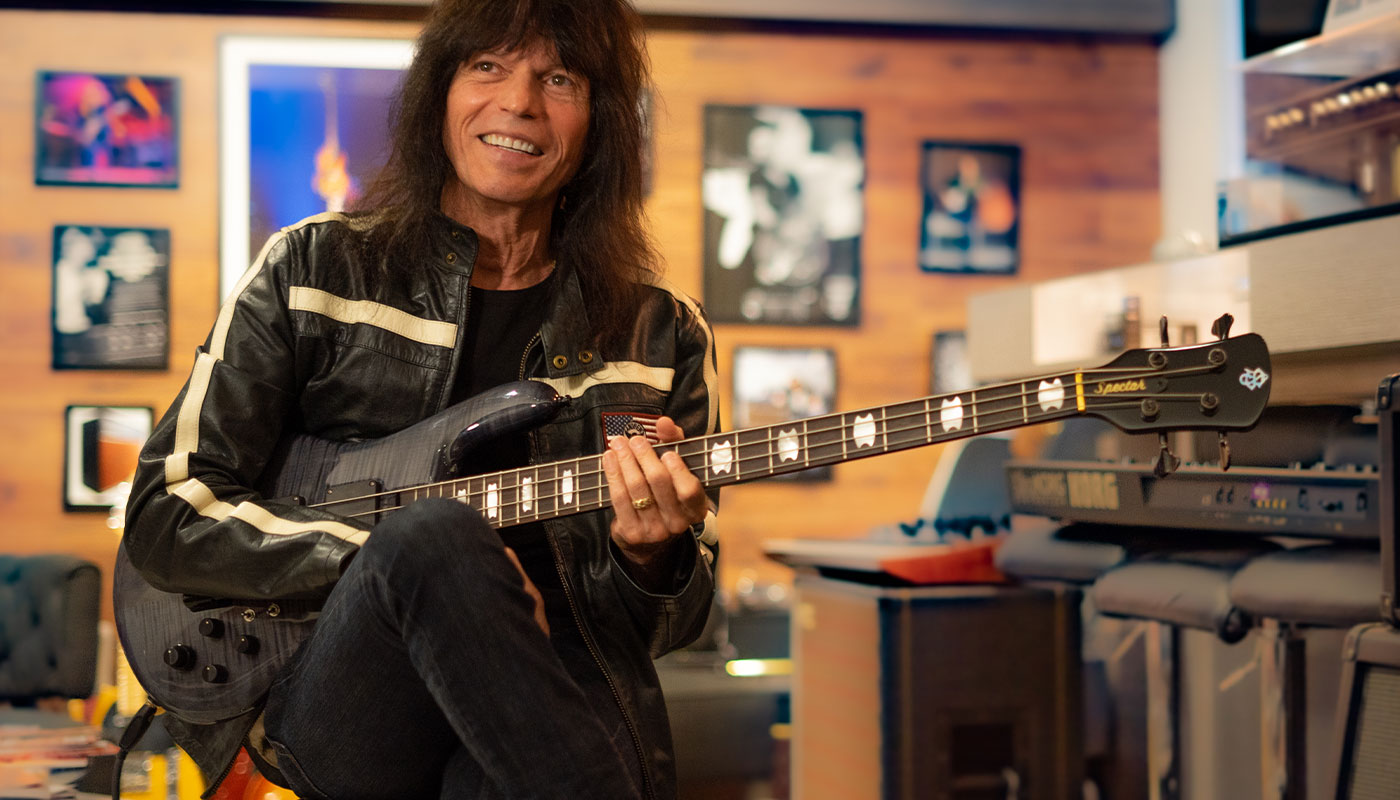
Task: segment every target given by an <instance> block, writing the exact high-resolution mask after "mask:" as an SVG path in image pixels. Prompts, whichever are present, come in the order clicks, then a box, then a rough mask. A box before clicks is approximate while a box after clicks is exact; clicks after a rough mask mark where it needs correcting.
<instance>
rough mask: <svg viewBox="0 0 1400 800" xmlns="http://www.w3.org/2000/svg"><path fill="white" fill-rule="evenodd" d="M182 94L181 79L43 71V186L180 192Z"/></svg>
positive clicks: (38, 156)
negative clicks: (155, 188)
mask: <svg viewBox="0 0 1400 800" xmlns="http://www.w3.org/2000/svg"><path fill="white" fill-rule="evenodd" d="M177 90H178V82H177V81H176V79H175V78H160V77H151V76H146V75H97V74H93V73H89V72H40V73H39V76H38V87H37V91H36V92H35V97H36V98H37V103H38V109H37V110H36V113H35V137H34V139H35V147H34V181H35V183H38V184H39V185H41V186H61V185H79V186H149V187H161V188H172V187H175V186H178V185H179V182H180V163H179V137H178V130H177V125H178V123H177V120H178V119H179V107H178V102H179V97H178V91H177Z"/></svg>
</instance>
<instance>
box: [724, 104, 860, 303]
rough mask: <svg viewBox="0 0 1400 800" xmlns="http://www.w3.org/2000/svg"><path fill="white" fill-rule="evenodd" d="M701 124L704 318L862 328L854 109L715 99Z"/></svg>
mask: <svg viewBox="0 0 1400 800" xmlns="http://www.w3.org/2000/svg"><path fill="white" fill-rule="evenodd" d="M704 124H705V142H704V168H703V171H702V177H701V197H702V201H703V204H704V207H705V212H704V213H705V224H704V228H705V234H704V237H705V243H704V285H705V286H704V294H705V307H706V309H707V310H708V311H709V313H710V317H711V319H712V320H714V321H716V322H745V323H752V324H764V325H851V326H854V325H859V324H860V240H861V232H862V231H863V230H864V225H865V215H864V194H863V193H864V186H865V160H864V148H865V145H864V139H863V133H862V127H861V126H862V115H861V112H859V111H829V110H814V109H806V108H789V107H786V106H717V105H712V106H706V107H705V123H704Z"/></svg>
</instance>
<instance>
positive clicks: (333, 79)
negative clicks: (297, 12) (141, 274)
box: [219, 36, 413, 300]
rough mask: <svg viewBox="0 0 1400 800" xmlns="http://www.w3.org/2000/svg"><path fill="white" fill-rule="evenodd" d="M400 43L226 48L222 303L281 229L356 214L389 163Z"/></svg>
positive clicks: (276, 42)
mask: <svg viewBox="0 0 1400 800" xmlns="http://www.w3.org/2000/svg"><path fill="white" fill-rule="evenodd" d="M412 56H413V43H412V42H409V41H402V40H397V39H330V38H326V39H317V38H308V39H300V38H288V37H242V36H236V37H227V38H225V39H223V40H222V42H221V43H220V103H221V115H220V118H221V131H220V137H219V142H220V144H219V147H220V154H219V160H220V167H219V171H220V184H221V188H220V198H221V199H220V205H221V212H220V213H221V218H220V232H219V236H220V255H219V298H220V300H222V299H223V298H225V297H227V296H228V294H229V293H230V292H231V291H232V290H233V288H234V286H235V285H236V284H237V282H238V279H239V277H240V276H242V275H243V273H244V271H245V270H247V268H248V266H249V265H250V264H251V263H252V259H253V257H254V256H255V255H256V254H257V253H258V252H259V250H261V248H262V246H263V244H264V243H265V242H266V241H267V239H268V237H269V236H271V235H272V234H273V233H275V232H276V231H277V230H278V229H280V228H282V227H284V226H287V225H291V224H293V223H295V222H297V221H299V220H302V219H305V218H306V217H310V216H313V215H315V214H321V213H324V212H327V211H344V210H346V209H347V208H349V207H350V206H352V205H353V204H354V202H355V200H356V199H357V198H358V197H359V196H360V194H361V193H363V192H364V191H365V190H366V189H367V188H368V187H369V185H370V183H371V182H372V181H373V180H374V177H375V175H376V174H377V173H378V172H379V170H380V168H381V167H383V166H384V163H385V162H386V161H387V160H388V157H389V131H390V127H391V119H390V115H391V109H390V105H391V102H392V99H393V96H394V93H395V92H396V91H397V90H398V86H399V83H400V82H401V80H402V79H403V72H404V69H405V68H407V66H408V64H409V61H410V60H411V59H412Z"/></svg>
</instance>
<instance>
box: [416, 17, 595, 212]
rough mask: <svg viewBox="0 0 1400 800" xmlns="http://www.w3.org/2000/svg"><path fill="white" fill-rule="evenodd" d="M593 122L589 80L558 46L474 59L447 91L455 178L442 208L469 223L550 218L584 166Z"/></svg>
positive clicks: (446, 123)
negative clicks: (565, 61)
mask: <svg viewBox="0 0 1400 800" xmlns="http://www.w3.org/2000/svg"><path fill="white" fill-rule="evenodd" d="M588 124H589V90H588V82H587V80H586V79H585V78H583V77H582V76H580V75H576V74H574V73H571V72H569V71H568V70H566V69H564V67H563V65H562V64H561V63H560V61H559V57H558V55H557V54H556V53H555V50H554V48H553V47H552V46H551V45H549V44H546V43H543V42H538V41H536V42H533V43H531V44H530V45H528V46H526V47H523V48H520V49H517V50H512V51H509V52H490V53H476V54H474V55H472V56H471V57H470V58H469V59H468V60H466V61H464V62H462V64H461V65H460V66H458V68H457V74H456V76H455V77H454V78H453V80H452V85H451V87H449V89H448V91H447V111H446V113H445V115H444V117H443V125H442V144H443V147H444V148H445V149H446V151H447V157H448V160H449V161H451V163H452V168H453V174H452V175H449V176H448V178H447V181H446V183H445V184H444V186H443V190H442V210H443V211H444V212H445V213H446V214H447V215H448V216H451V217H453V218H455V219H457V220H458V221H460V222H463V223H465V224H473V221H474V220H478V221H479V219H480V217H479V216H478V215H480V214H500V213H512V212H521V211H523V212H525V213H527V214H529V213H534V214H539V213H543V214H544V215H545V218H546V219H547V218H548V215H549V214H550V213H552V211H553V209H554V205H555V202H556V198H557V197H558V194H559V190H560V189H561V188H563V186H564V184H566V183H568V181H569V179H570V178H572V177H573V176H574V173H575V172H577V171H578V167H579V164H580V162H582V160H583V147H584V142H585V140H586V139H587V137H588Z"/></svg>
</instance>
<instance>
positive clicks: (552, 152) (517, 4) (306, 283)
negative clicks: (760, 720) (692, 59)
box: [125, 0, 718, 800]
mask: <svg viewBox="0 0 1400 800" xmlns="http://www.w3.org/2000/svg"><path fill="white" fill-rule="evenodd" d="M646 79H647V69H646V56H645V50H644V46H643V43H642V31H641V27H640V22H639V19H638V18H637V16H636V14H635V12H634V11H633V10H632V9H631V8H630V6H628V5H627V4H626V2H625V0H587V2H578V0H446V1H445V2H441V3H439V4H438V5H437V6H436V7H434V9H433V10H432V12H431V14H430V16H429V19H428V21H427V23H426V25H425V27H424V29H423V32H422V34H421V36H420V39H419V42H418V50H417V54H416V56H415V59H414V63H413V65H412V66H411V67H410V68H409V70H408V72H407V74H406V76H405V81H404V86H403V90H402V98H401V104H400V107H399V116H398V120H397V125H396V132H395V139H394V150H393V153H392V155H391V157H390V162H389V165H388V167H387V168H386V171H385V173H384V174H383V175H382V176H381V178H380V181H379V182H378V184H377V185H376V187H374V189H372V191H371V192H370V194H369V198H368V206H367V207H369V208H372V209H373V211H371V212H367V213H359V214H353V215H342V214H325V215H321V216H318V217H313V218H311V219H308V220H304V221H303V222H301V223H298V224H297V225H294V226H291V227H289V228H287V229H284V230H283V231H282V232H280V233H279V234H277V235H275V236H274V237H273V238H272V239H271V240H270V241H269V243H268V244H267V246H265V247H264V248H263V251H262V253H261V254H260V255H259V257H258V259H257V261H256V262H255V263H254V265H253V266H252V268H251V269H250V270H249V271H248V272H247V273H246V274H245V275H244V277H243V279H242V280H241V281H240V283H239V285H238V287H237V289H236V291H235V292H234V294H233V296H232V297H231V298H230V299H229V300H228V301H227V302H226V304H225V305H224V307H223V308H222V309H221V311H220V314H219V318H218V321H217V322H216V323H215V326H214V329H213V331H212V332H211V334H210V336H209V339H208V340H207V341H206V343H205V345H204V347H203V348H201V350H200V352H199V354H198V356H197V359H196V362H195V366H194V369H193V371H192V373H191V377H190V379H189V381H188V383H187V384H186V386H185V388H184V390H183V391H182V392H181V394H180V396H179V397H177V398H176V402H175V404H174V405H173V406H172V408H171V409H170V411H169V412H168V413H167V414H166V416H165V418H164V419H163V420H162V421H161V423H160V424H159V425H158V426H157V428H156V431H155V433H154V434H153V435H152V437H151V440H150V441H149V442H148V443H147V445H146V447H145V449H144V450H143V453H142V457H141V465H140V467H139V469H138V473H137V478H136V485H135V487H134V489H133V493H132V500H131V502H130V504H129V510H128V519H127V533H126V540H125V544H126V550H127V552H128V554H129V555H130V558H131V561H132V563H133V564H134V565H135V566H136V567H137V569H138V570H140V571H141V573H142V575H143V576H144V577H145V578H146V579H147V580H148V581H149V582H150V583H151V584H152V585H153V586H155V587H156V588H157V589H161V590H164V591H168V592H180V593H185V594H188V595H191V596H196V597H222V598H252V599H258V598H262V599H284V600H297V599H310V600H311V601H313V602H320V601H324V607H323V610H322V612H321V615H320V617H319V619H318V621H317V622H316V626H315V632H314V634H313V635H312V636H311V638H310V639H308V640H307V642H306V643H305V644H304V645H303V646H302V648H301V649H300V651H298V653H297V656H296V658H295V660H294V662H293V663H292V664H290V665H289V666H288V667H287V668H286V669H285V670H284V671H283V673H282V674H281V677H280V679H279V680H278V681H277V683H276V684H274V685H273V687H272V689H271V692H270V694H269V697H268V700H267V703H266V708H265V710H263V709H257V710H255V711H254V712H253V713H250V714H249V715H247V716H246V717H245V718H240V719H238V720H235V721H233V722H231V723H222V724H219V725H213V726H200V725H192V724H188V723H186V722H181V721H178V720H177V721H174V722H173V723H170V724H168V727H170V728H171V729H172V732H173V733H174V734H175V736H176V738H177V740H179V741H181V743H182V744H183V745H184V746H185V747H186V749H187V750H189V751H190V753H191V755H192V756H193V757H194V758H195V760H196V761H197V762H199V763H200V765H201V767H203V768H204V769H205V771H206V772H211V773H214V774H215V775H217V774H219V772H220V771H221V770H224V769H226V768H227V765H228V764H229V763H230V762H231V761H232V758H233V756H234V754H235V753H236V750H237V747H238V745H239V744H240V743H241V742H242V741H243V739H244V737H245V735H246V736H247V738H248V740H249V742H250V744H251V745H252V746H251V747H250V748H249V749H250V752H252V753H253V754H254V756H255V758H256V759H258V760H259V761H260V762H261V766H263V767H264V768H265V769H266V770H267V771H268V772H270V773H272V774H273V775H274V776H277V777H280V779H281V780H283V781H285V782H286V783H287V784H288V785H289V786H290V787H291V788H292V789H294V790H295V791H296V792H297V793H298V794H299V795H300V796H302V797H303V798H320V797H326V798H336V800H340V799H341V798H408V797H413V798H417V797H443V798H468V797H471V798H475V797H600V798H602V797H607V798H616V797H634V796H639V797H652V798H664V797H670V796H673V795H674V793H675V777H674V770H673V767H672V763H671V762H672V757H671V744H670V734H669V727H668V723H667V720H666V716H665V707H664V703H663V700H662V698H661V695H660V689H659V686H658V682H657V679H656V674H655V670H654V668H653V666H652V663H651V658H652V657H653V656H655V655H659V654H661V653H664V652H666V651H668V650H670V649H673V648H675V647H679V646H682V645H684V644H686V643H688V642H689V641H691V640H693V639H694V638H695V637H696V636H697V635H698V634H699V631H700V629H701V627H702V626H703V624H704V621H705V617H706V614H707V612H708V609H709V606H710V601H711V598H712V595H713V590H714V575H713V560H714V555H715V547H716V540H715V537H714V532H713V526H712V525H710V524H708V523H707V516H710V515H709V514H708V512H707V508H709V507H712V505H713V503H712V502H709V501H708V499H707V497H706V494H705V492H704V490H703V488H702V486H701V484H700V482H699V481H698V480H697V478H696V477H695V476H694V475H692V474H691V473H690V472H689V471H688V470H687V469H686V467H685V464H684V463H683V462H682V461H681V460H680V459H679V458H678V457H677V456H676V455H675V454H674V453H668V454H666V455H665V456H664V457H658V456H657V453H656V451H655V450H653V449H652V446H651V443H650V442H649V441H648V439H647V438H646V437H645V436H640V435H629V436H616V435H615V436H609V435H608V434H607V426H608V425H609V424H610V423H612V424H615V425H620V428H619V429H620V430H622V431H624V432H628V433H631V432H634V431H636V430H638V429H645V428H646V427H647V426H649V425H652V424H654V430H655V433H656V437H657V438H658V439H659V440H661V441H674V440H676V439H679V438H680V437H681V436H682V435H684V434H692V435H700V434H705V433H711V432H714V431H715V430H717V429H718V405H717V403H718V401H717V397H716V394H715V391H716V376H715V357H714V348H713V342H712V339H711V335H710V330H709V326H708V324H707V323H706V322H705V320H704V317H703V314H702V313H701V311H700V309H699V307H698V306H697V305H696V304H695V303H694V301H692V300H690V299H689V298H687V297H685V296H684V295H683V294H681V293H680V292H677V291H675V290H674V289H672V288H671V287H670V286H669V284H667V283H666V282H665V281H663V280H661V279H660V278H658V277H657V276H656V275H655V272H654V271H653V265H654V264H655V263H656V260H657V259H656V257H655V254H654V251H653V250H652V248H651V245H650V244H649V241H648V239H647V236H646V233H645V229H644V226H643V220H642V214H641V211H642V191H641V177H642V165H641V153H642V152H643V140H642V120H641V118H640V115H639V113H638V107H639V105H638V102H639V98H640V92H641V91H642V89H643V88H644V86H645V85H646ZM520 378H529V379H533V380H539V381H543V382H545V383H548V384H550V385H551V386H552V387H554V388H555V390H556V391H558V393H559V394H561V395H565V396H568V397H569V398H570V400H569V402H568V403H567V404H566V405H565V406H564V407H563V408H562V410H560V411H559V412H558V413H557V414H556V415H555V416H554V417H553V418H552V419H550V420H549V421H548V422H547V423H546V424H544V425H542V426H540V427H538V428H537V429H535V430H532V431H530V432H529V434H528V436H522V437H517V438H514V439H507V440H502V441H500V442H492V444H491V446H490V447H488V448H484V449H485V450H487V451H489V452H481V453H476V454H474V459H473V460H474V463H473V467H475V468H476V469H475V470H474V471H477V472H479V471H482V469H499V468H509V467H516V466H520V465H523V464H524V463H526V462H527V461H529V462H532V463H546V462H551V461H557V460H560V459H563V458H571V457H576V456H580V455H586V454H590V453H597V452H600V451H605V452H604V455H603V457H602V465H603V468H604V472H605V473H606V475H605V479H606V484H607V488H608V498H609V501H610V508H609V509H607V510H604V511H599V512H594V513H589V514H578V515H572V516H565V517H559V518H556V519H550V520H545V521H543V522H541V523H535V524H529V525H521V526H516V527H513V528H506V529H503V530H501V531H499V532H497V531H495V530H493V529H492V527H491V526H490V524H489V523H488V522H487V521H486V520H485V519H484V518H483V516H482V514H480V513H478V511H476V510H474V509H471V508H469V507H467V506H465V505H463V504H461V503H456V502H452V501H450V500H425V501H420V502H418V503H415V504H412V505H410V506H408V507H407V508H406V509H403V510H401V511H397V512H395V513H394V514H392V515H390V516H388V517H387V518H386V519H385V521H383V522H381V523H379V524H378V525H377V526H375V527H374V528H373V530H372V531H371V530H370V529H369V524H368V523H366V522H364V521H361V520H358V519H355V518H348V517H337V516H335V515H332V514H329V513H327V512H325V511H323V510H320V509H316V508H311V507H307V506H302V505H296V504H293V503H288V502H283V501H278V500H276V499H270V498H267V497H264V496H262V495H261V494H260V493H259V492H258V491H256V489H255V488H254V487H260V486H265V485H267V480H266V476H262V472H263V470H264V466H265V465H266V464H267V463H268V460H269V458H270V457H271V455H272V454H273V453H274V451H275V449H276V446H277V444H278V442H279V440H281V439H282V438H283V437H284V436H286V435H289V434H291V433H303V432H304V433H310V434H313V435H315V436H318V437H321V438H325V439H333V440H349V439H372V438H378V437H381V436H384V435H387V434H390V433H392V432H394V431H397V430H400V429H402V428H404V427H407V426H408V425H410V424H412V423H414V422H417V421H419V420H421V419H424V418H426V417H429V416H431V415H433V414H435V413H437V412H438V411H441V410H442V409H443V408H445V407H447V406H448V405H450V404H452V403H454V402H457V401H459V400H462V399H465V398H468V397H471V396H473V395H476V394H478V393H480V392H481V391H483V390H489V389H490V388H491V387H493V386H496V385H498V384H501V383H503V382H507V381H511V380H516V379H520ZM619 415H621V416H619ZM581 477H582V476H581ZM503 540H504V544H503ZM505 545H509V547H506V546H505ZM542 631H543V633H542ZM259 711H261V712H262V713H258V712H259Z"/></svg>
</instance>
